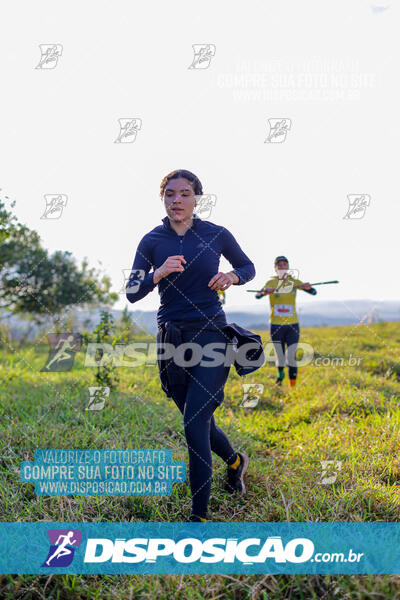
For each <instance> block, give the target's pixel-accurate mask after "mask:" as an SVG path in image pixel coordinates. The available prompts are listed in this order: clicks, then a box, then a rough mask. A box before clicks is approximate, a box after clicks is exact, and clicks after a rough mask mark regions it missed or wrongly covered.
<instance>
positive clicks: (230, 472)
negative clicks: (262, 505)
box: [225, 452, 249, 496]
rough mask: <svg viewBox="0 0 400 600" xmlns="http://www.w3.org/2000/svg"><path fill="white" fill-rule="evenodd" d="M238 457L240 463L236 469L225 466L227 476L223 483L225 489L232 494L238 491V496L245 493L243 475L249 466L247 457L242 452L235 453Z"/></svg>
mask: <svg viewBox="0 0 400 600" xmlns="http://www.w3.org/2000/svg"><path fill="white" fill-rule="evenodd" d="M237 454H238V455H239V457H240V465H239V466H238V467H237V468H236V469H231V467H229V466H227V467H226V471H227V477H226V483H225V489H226V490H227V491H228V492H230V493H231V494H233V493H234V492H239V495H240V496H244V495H245V493H246V486H245V484H244V480H243V476H244V474H245V473H246V471H247V469H248V467H249V457H248V456H247V454H245V453H244V452H238V453H237Z"/></svg>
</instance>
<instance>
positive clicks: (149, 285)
mask: <svg viewBox="0 0 400 600" xmlns="http://www.w3.org/2000/svg"><path fill="white" fill-rule="evenodd" d="M202 194H203V188H202V184H201V182H200V180H199V179H198V178H197V177H196V175H194V174H193V173H191V172H190V171H187V170H184V169H180V170H176V171H172V172H171V173H169V174H168V175H166V177H164V179H163V180H162V182H161V189H160V196H161V199H162V200H163V202H164V206H165V210H166V213H167V216H166V217H164V218H163V219H162V225H159V226H157V227H155V228H154V229H152V230H151V231H150V232H149V233H147V234H146V235H145V236H144V237H143V238H142V239H141V241H140V243H139V245H138V248H137V251H136V255H135V258H134V261H133V266H132V272H131V276H130V279H129V281H128V284H127V299H128V300H129V301H130V302H137V301H138V300H141V299H142V298H144V297H145V296H146V295H147V294H148V293H149V292H151V291H153V290H154V288H155V287H158V292H159V295H160V307H159V309H158V312H157V323H158V333H157V343H158V347H159V346H160V343H161V342H165V341H166V340H169V341H173V342H174V346H175V347H179V344H182V343H183V344H186V343H188V342H193V343H194V344H199V345H200V346H201V348H203V347H204V346H205V345H206V344H210V343H215V342H219V343H220V344H221V343H222V345H223V344H225V345H226V344H227V337H226V335H225V334H224V332H223V331H222V329H223V327H224V326H225V325H227V321H226V316H225V313H224V310H223V308H222V304H221V302H220V299H219V296H218V291H221V290H222V291H225V290H227V289H228V288H229V287H230V286H231V285H243V284H245V283H246V282H248V281H250V280H251V279H253V278H254V276H255V268H254V265H253V263H252V262H251V260H250V259H249V258H248V257H247V256H246V254H245V253H244V252H243V250H242V249H241V248H240V246H239V244H238V242H237V241H236V239H235V238H234V236H233V235H232V233H230V231H228V229H226V228H225V227H223V226H221V225H216V224H214V223H211V222H210V221H203V220H202V219H200V218H199V217H197V215H196V214H193V211H194V208H195V206H196V202H197V197H198V196H201V195H202ZM221 255H223V256H224V257H225V258H226V259H227V260H228V261H229V262H230V264H231V265H232V267H233V269H232V270H231V271H229V272H228V273H223V272H222V271H220V270H219V261H220V256H221ZM151 268H153V270H152V271H151V272H149V271H150V269H151ZM129 288H130V289H131V290H133V292H131V293H130V290H129ZM193 353H194V351H193ZM209 360H210V358H209V357H207V355H206V353H204V354H203V355H202V360H201V361H199V360H198V361H197V362H196V364H194V365H193V366H190V367H184V368H181V369H179V373H178V374H177V373H176V370H175V372H174V371H173V369H168V385H167V388H166V387H165V386H164V384H163V379H162V375H165V371H164V369H166V367H165V366H162V367H160V364H163V363H165V364H167V363H166V360H163V361H161V362H160V360H159V361H158V365H159V369H160V379H161V383H162V389H163V390H164V392H165V393H166V394H167V396H172V398H173V400H174V402H175V403H176V405H177V407H178V408H179V410H180V412H181V413H182V415H183V423H184V430H185V437H186V441H187V445H188V451H189V480H190V488H191V493H192V511H191V515H190V517H189V519H188V520H189V521H206V520H207V507H208V502H209V498H210V492H211V480H212V455H211V451H213V452H214V453H215V454H216V455H217V456H219V457H221V458H222V460H223V461H225V463H226V465H227V480H226V484H225V488H226V490H227V491H229V492H231V493H233V492H235V491H237V492H239V494H240V495H241V496H243V495H244V494H245V484H244V481H243V475H244V473H245V472H246V470H247V468H248V464H249V458H248V456H247V454H245V453H244V452H238V451H236V450H235V449H234V448H233V447H232V445H231V443H230V441H229V439H228V437H227V436H226V434H225V433H224V432H223V431H222V429H221V428H220V427H218V425H216V423H215V420H214V415H213V413H214V411H215V409H216V408H217V407H218V406H219V405H220V404H221V402H222V401H223V399H224V385H225V382H226V380H227V377H228V374H229V370H230V366H226V365H225V364H224V363H223V364H220V365H218V366H210V365H207V362H208V361H209ZM219 362H221V361H219ZM168 366H170V365H168ZM163 371H164V373H163Z"/></svg>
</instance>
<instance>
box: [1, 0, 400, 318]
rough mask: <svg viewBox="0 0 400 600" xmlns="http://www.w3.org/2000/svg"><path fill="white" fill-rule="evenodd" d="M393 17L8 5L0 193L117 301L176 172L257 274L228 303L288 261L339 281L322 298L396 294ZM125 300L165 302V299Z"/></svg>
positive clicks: (292, 8)
mask: <svg viewBox="0 0 400 600" xmlns="http://www.w3.org/2000/svg"><path fill="white" fill-rule="evenodd" d="M22 15H23V18H22ZM399 16H400V9H399V5H398V3H396V2H394V1H393V2H389V1H385V0H371V1H367V0H354V1H350V2H349V0H347V1H345V0H332V1H322V0H308V1H302V2H299V0H286V1H283V2H276V1H272V0H262V1H258V0H257V1H253V2H251V3H247V4H244V3H242V2H240V3H239V2H232V1H229V2H228V1H226V0H222V1H219V2H217V3H215V2H213V3H211V2H209V1H208V0H206V1H203V2H202V3H201V4H198V3H187V2H186V3H184V2H183V1H176V0H172V1H169V2H158V3H157V2H148V3H144V2H141V3H139V2H132V1H131V0H130V1H122V0H117V1H114V2H110V1H104V0H97V1H96V2H94V1H92V0H89V1H88V0H86V1H85V2H77V1H76V0H73V1H69V2H66V1H64V0H62V1H58V2H50V1H49V2H44V1H40V0H39V1H35V2H34V3H33V2H28V1H27V0H23V1H20V2H18V3H16V2H11V1H9V0H6V1H3V2H2V4H1V7H0V18H1V22H2V35H1V37H0V71H1V82H2V110H1V111H0V188H1V190H0V194H1V197H4V196H5V195H6V196H8V197H9V198H10V199H12V200H16V207H15V212H16V214H17V216H18V218H19V219H20V220H21V221H22V222H24V223H25V224H27V225H28V226H29V227H30V228H32V229H35V230H36V231H38V233H39V234H40V236H41V238H42V241H43V244H44V246H45V247H47V248H48V249H49V250H50V251H53V250H56V249H60V250H68V251H71V252H72V253H73V255H74V256H75V257H76V258H77V259H78V260H79V261H80V260H82V259H83V258H84V257H87V258H88V261H89V264H90V265H91V266H95V267H98V266H99V265H100V264H101V268H102V269H104V271H105V272H106V273H107V274H109V275H110V276H111V278H112V281H113V289H114V290H115V291H119V290H120V289H121V288H122V285H123V271H124V270H126V269H129V268H130V267H131V264H132V260H133V256H134V254H135V251H136V247H137V244H138V243H139V241H140V239H141V238H142V237H143V235H144V234H145V233H147V232H148V231H150V230H151V229H152V228H153V227H155V226H157V225H159V224H160V223H161V219H162V218H163V217H164V216H165V210H164V207H163V204H162V202H161V200H160V196H159V187H160V182H161V180H162V178H163V177H164V176H165V175H166V174H167V173H169V172H170V171H172V170H174V169H177V168H185V169H188V170H190V171H192V172H194V173H195V174H196V175H197V176H198V177H199V178H200V180H201V182H202V184H203V189H204V193H205V194H211V195H212V198H213V199H215V206H213V207H212V210H211V214H210V216H209V217H208V220H210V221H212V222H214V223H217V224H220V225H224V226H225V227H227V228H228V229H229V230H230V231H231V232H232V233H233V235H234V236H235V237H236V239H237V240H238V242H239V244H240V245H241V247H242V248H243V250H244V251H245V252H246V254H247V255H248V256H249V257H250V258H251V260H252V261H253V262H254V264H255V267H256V277H255V279H254V280H253V281H252V282H250V283H249V284H245V285H243V286H232V287H231V288H230V289H229V290H228V292H227V306H228V305H229V307H232V308H234V307H235V306H239V305H240V306H243V305H248V306H249V307H250V306H253V305H255V304H256V303H257V300H255V299H254V297H253V296H252V295H251V294H248V293H247V292H246V289H255V288H259V287H261V286H262V285H263V284H264V283H265V281H266V280H267V279H268V277H269V276H270V275H271V273H272V268H273V260H274V258H275V256H277V255H281V254H284V255H286V256H287V257H288V258H289V260H290V266H291V267H292V268H293V269H296V270H297V271H298V273H299V277H300V279H302V280H303V281H310V282H316V281H321V280H322V281H325V280H331V279H337V280H339V281H340V284H338V285H331V286H325V287H323V288H320V290H319V295H318V298H319V299H320V300H347V299H361V298H368V299H374V300H397V299H399V296H400V293H399V285H398V281H397V277H396V275H395V271H396V269H397V263H398V258H399V252H398V248H399V237H400V236H399V231H398V227H399V225H398V223H399V212H400V211H399V192H398V187H399V186H398V179H399V178H398V171H399V168H398V162H399V160H398V134H399V122H400V117H399V108H398V107H399V105H400V103H399V73H400V70H399V56H400V53H399V48H398V46H399V43H398V39H399V37H398V30H399ZM206 44H209V45H210V46H209V52H210V58H209V59H208V60H204V61H202V63H201V62H197V64H195V67H194V68H190V67H191V66H192V65H193V61H194V58H195V51H196V52H197V59H198V57H199V54H198V51H199V48H198V47H196V45H199V47H200V48H201V47H203V48H204V46H205V45H206ZM40 46H41V47H40ZM49 46H50V47H53V52H54V53H55V59H54V60H53V61H49V62H47V63H46V62H44V61H43V55H44V53H45V51H46V49H47V48H48V47H49ZM193 46H195V48H193ZM201 66H204V67H205V68H200V67H201ZM49 67H51V68H49ZM119 119H129V120H132V119H137V121H136V123H137V126H138V130H137V133H136V137H135V136H131V137H130V138H120V137H119V136H120V122H119ZM277 122H279V123H280V125H279V123H278V125H279V127H280V132H278V135H275V136H274V133H276V132H277V127H278V126H277V125H276V123H277ZM118 139H120V140H121V141H120V142H118V141H117V142H116V140H118ZM127 140H132V141H130V142H128V141H127ZM396 142H397V143H396ZM54 195H61V198H62V203H65V201H66V204H65V206H63V208H62V210H61V211H59V212H60V214H59V218H42V217H43V215H44V213H45V207H46V199H45V197H46V196H47V198H48V200H49V199H50V201H51V197H52V196H54ZM356 205H357V206H360V210H358V211H357V212H354V210H353V209H354V207H355V206H356ZM351 206H352V207H353V209H352V210H349V208H350V207H351ZM55 214H58V213H55ZM346 216H347V218H346ZM356 217H359V218H356ZM230 269H231V267H230V265H229V263H227V261H226V260H225V259H222V261H221V270H223V271H228V270H230ZM312 300H313V298H312V297H311V296H308V295H307V294H303V298H302V301H303V302H310V301H311V302H312ZM126 305H128V306H129V307H131V308H132V309H133V310H134V309H141V310H154V309H157V307H158V305H159V296H158V293H157V290H155V291H154V292H152V293H151V294H149V295H148V296H147V297H146V298H145V299H143V300H141V301H140V302H139V303H135V304H132V305H131V304H129V303H128V302H127V301H126V299H125V297H124V295H123V294H121V295H120V300H119V302H118V303H117V304H116V305H115V306H114V307H115V308H123V307H124V306H126Z"/></svg>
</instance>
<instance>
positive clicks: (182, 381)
mask: <svg viewBox="0 0 400 600" xmlns="http://www.w3.org/2000/svg"><path fill="white" fill-rule="evenodd" d="M182 329H190V330H192V331H200V330H201V331H220V332H222V333H223V334H224V335H225V336H226V337H227V339H228V342H227V344H231V346H232V354H231V356H232V357H233V359H232V362H231V364H233V365H234V367H235V369H236V372H237V373H238V375H241V376H244V375H247V374H249V373H252V372H253V371H256V370H257V369H259V368H260V367H262V366H263V364H264V363H265V354H264V349H263V345H262V340H261V337H260V336H259V335H258V334H256V333H253V332H252V331H249V330H248V329H244V328H243V327H240V325H237V323H227V324H225V325H223V326H221V327H218V326H217V325H215V324H212V323H210V324H207V325H205V324H204V322H201V323H199V322H198V321H193V322H184V323H177V322H174V321H167V322H166V323H162V324H159V326H158V331H159V333H158V336H157V342H158V343H160V342H161V343H162V344H173V346H174V347H175V348H176V347H177V346H179V345H180V344H182V341H183V340H182ZM244 344H251V346H249V348H248V349H247V350H246V352H245V353H244V355H245V359H246V365H242V364H241V362H240V361H238V354H239V352H240V351H241V348H242V346H243V345H244ZM157 364H158V370H159V374H160V380H161V387H162V389H163V391H164V392H165V393H166V395H167V396H168V397H171V389H170V387H171V386H173V385H187V382H188V377H189V375H188V373H187V369H186V368H185V367H181V366H179V365H177V364H176V363H175V362H174V358H173V357H170V358H166V359H163V358H162V353H161V356H160V353H159V352H158V348H157Z"/></svg>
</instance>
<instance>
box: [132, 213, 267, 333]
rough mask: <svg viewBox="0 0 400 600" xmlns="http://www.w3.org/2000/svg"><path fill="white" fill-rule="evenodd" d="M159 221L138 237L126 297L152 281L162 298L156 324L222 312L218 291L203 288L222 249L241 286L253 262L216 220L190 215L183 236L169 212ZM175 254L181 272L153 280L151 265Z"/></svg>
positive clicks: (151, 287)
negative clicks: (190, 223)
mask: <svg viewBox="0 0 400 600" xmlns="http://www.w3.org/2000/svg"><path fill="white" fill-rule="evenodd" d="M162 222H163V224H162V225H159V226H157V227H155V228H154V229H152V230H151V231H150V232H149V233H146V235H145V236H144V237H143V238H142V239H141V240H140V242H139V245H138V248H137V251H136V255H135V258H134V261H133V265H132V271H131V274H130V278H129V281H128V283H127V286H126V287H127V293H126V297H127V299H128V300H129V302H137V301H138V300H141V299H142V298H144V297H145V296H146V295H147V294H148V293H149V292H151V291H152V290H154V288H155V287H156V285H157V286H158V292H159V294H160V301H161V303H160V308H159V309H158V312H157V322H158V324H160V323H165V322H166V321H169V320H174V319H179V320H195V319H204V318H205V317H211V316H212V317H213V316H215V315H217V314H222V315H224V312H223V308H222V304H221V302H220V300H219V296H218V293H217V291H216V290H212V289H211V288H209V287H208V282H209V281H210V279H211V278H212V277H213V276H214V275H216V274H217V273H218V271H219V261H220V256H221V254H222V255H223V256H224V257H225V258H226V259H227V260H228V261H229V262H230V263H231V265H232V267H233V269H232V270H233V271H234V272H235V273H236V275H237V276H238V277H239V282H238V283H237V284H234V285H243V284H244V283H247V282H248V281H250V280H251V279H253V278H254V276H255V273H256V271H255V268H254V264H253V263H252V262H251V260H250V259H249V258H248V256H246V254H245V253H244V252H243V250H242V249H241V248H240V246H239V244H238V243H237V241H236V240H235V238H234V237H233V235H232V234H231V233H230V231H228V229H226V228H225V227H223V226H221V225H215V224H214V223H210V221H203V220H202V219H200V218H199V217H197V216H196V215H193V224H192V227H190V228H189V229H188V230H187V231H186V233H185V235H184V236H179V235H178V234H177V233H176V231H175V230H174V229H172V227H171V225H170V222H169V218H168V216H167V217H164V218H163V219H162ZM176 254H182V255H183V256H184V258H185V260H186V264H185V263H182V265H183V267H184V271H183V272H181V273H179V272H176V273H170V274H169V275H167V276H166V277H163V279H161V280H160V281H159V282H158V284H155V283H154V282H153V273H154V270H155V269H157V268H158V267H160V266H161V265H162V264H163V263H164V261H165V260H166V259H167V258H168V256H174V255H176ZM150 269H153V270H152V271H150ZM128 288H131V291H128Z"/></svg>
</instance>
